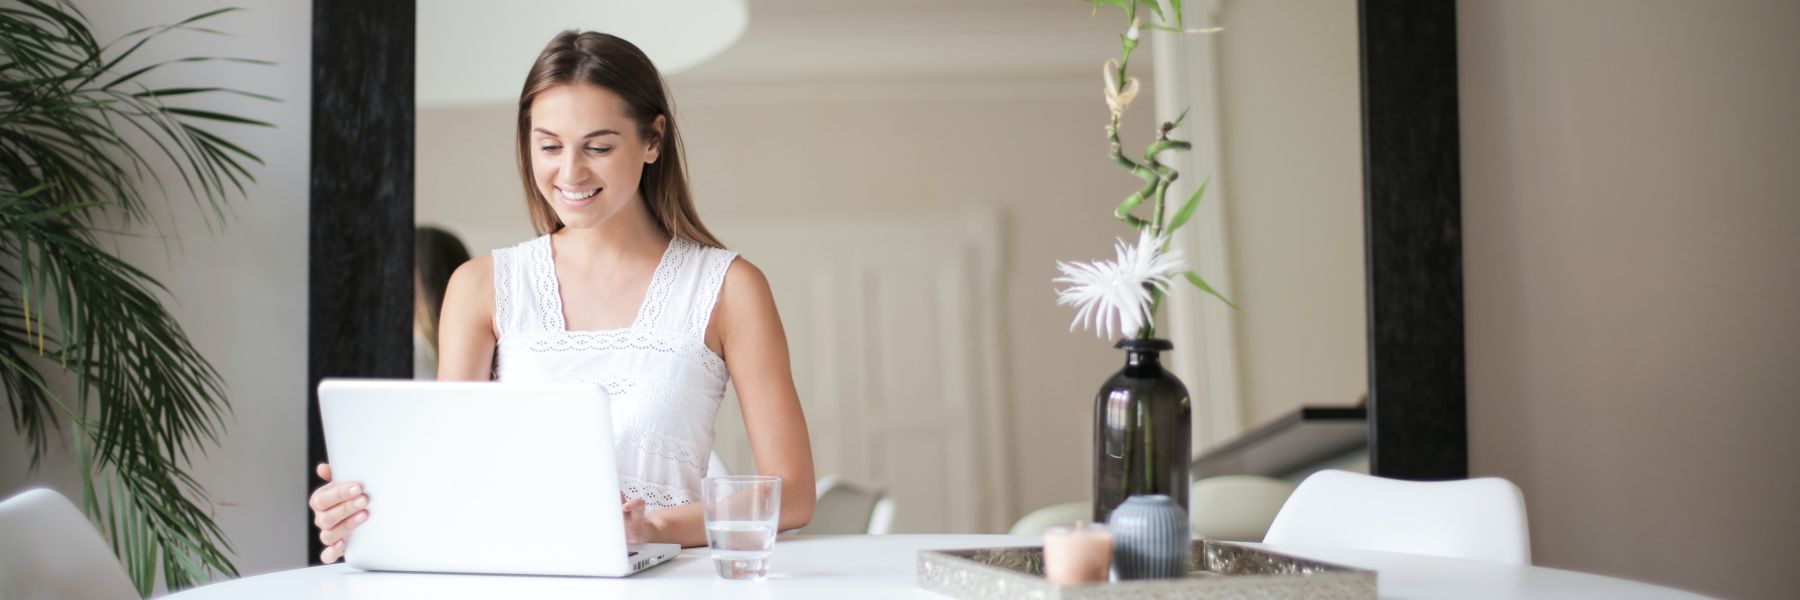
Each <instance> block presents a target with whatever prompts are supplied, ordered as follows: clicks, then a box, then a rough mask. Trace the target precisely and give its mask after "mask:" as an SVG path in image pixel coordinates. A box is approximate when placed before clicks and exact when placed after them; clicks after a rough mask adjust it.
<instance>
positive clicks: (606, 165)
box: [530, 84, 663, 229]
mask: <svg viewBox="0 0 1800 600" xmlns="http://www.w3.org/2000/svg"><path fill="white" fill-rule="evenodd" d="M651 127H652V128H653V129H654V130H655V131H656V132H657V133H658V134H660V133H661V132H662V129H663V118H662V117H661V116H660V115H659V116H657V117H656V121H655V122H654V123H652V125H651ZM530 139H531V153H532V163H531V167H532V168H531V171H532V176H533V179H535V180H536V181H535V182H534V183H536V184H537V187H538V192H539V193H541V194H543V195H544V198H546V199H548V200H549V201H550V209H551V210H553V211H555V212H556V216H557V218H559V219H561V220H562V222H563V225H564V226H567V227H573V228H577V229H580V228H585V227H593V226H595V225H597V224H599V223H601V222H603V221H605V220H606V219H607V218H609V217H611V216H612V215H614V214H618V212H619V211H620V210H622V209H624V208H625V207H627V206H630V203H632V202H639V201H640V200H639V195H638V180H639V179H641V178H642V177H643V175H644V165H645V164H648V163H653V162H656V156H657V148H656V145H655V144H652V143H651V142H650V141H649V140H648V139H645V137H644V136H641V135H638V128H637V123H636V122H634V121H632V120H631V118H629V117H627V116H626V114H625V100H624V99H623V98H620V97H619V95H618V94H616V93H613V91H612V90H608V89H606V88H602V87H599V86H594V85H588V84H568V85H559V86H556V87H553V88H550V89H547V90H544V91H542V92H539V93H538V95H537V96H536V97H534V98H533V99H532V101H531V138H530Z"/></svg>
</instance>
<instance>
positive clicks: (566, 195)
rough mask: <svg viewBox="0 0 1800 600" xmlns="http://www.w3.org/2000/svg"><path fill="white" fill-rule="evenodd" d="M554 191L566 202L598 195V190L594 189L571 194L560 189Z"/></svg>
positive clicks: (571, 192)
mask: <svg viewBox="0 0 1800 600" xmlns="http://www.w3.org/2000/svg"><path fill="white" fill-rule="evenodd" d="M556 191H557V193H560V194H562V197H563V198H564V199H566V200H586V199H588V198H590V197H593V195H594V194H597V193H599V192H600V188H594V189H591V190H588V191H585V192H573V191H569V190H565V189H562V188H556Z"/></svg>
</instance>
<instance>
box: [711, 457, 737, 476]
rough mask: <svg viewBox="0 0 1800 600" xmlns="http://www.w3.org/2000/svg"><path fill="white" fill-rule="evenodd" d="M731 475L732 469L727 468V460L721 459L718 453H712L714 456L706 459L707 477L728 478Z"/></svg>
mask: <svg viewBox="0 0 1800 600" xmlns="http://www.w3.org/2000/svg"><path fill="white" fill-rule="evenodd" d="M729 475H731V469H730V468H727V467H726V466H725V460H724V459H721V458H719V453H718V452H714V453H712V456H711V457H709V458H707V459H706V477H726V476H729Z"/></svg>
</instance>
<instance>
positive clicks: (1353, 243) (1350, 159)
mask: <svg viewBox="0 0 1800 600" xmlns="http://www.w3.org/2000/svg"><path fill="white" fill-rule="evenodd" d="M1220 25H1222V26H1223V27H1224V30H1223V31H1221V32H1220V33H1218V34H1217V35H1218V52H1219V58H1218V61H1219V95H1220V129H1221V132H1220V138H1221V141H1222V142H1223V144H1222V146H1221V148H1222V150H1223V158H1222V160H1221V162H1222V163H1223V165H1224V173H1223V174H1222V176H1221V177H1219V182H1220V183H1221V184H1223V189H1224V190H1225V193H1224V202H1225V203H1226V204H1225V206H1224V211H1225V214H1226V215H1227V218H1226V221H1227V227H1228V228H1229V232H1230V244H1231V248H1230V250H1229V252H1230V256H1231V261H1232V265H1231V274H1232V287H1233V289H1234V291H1233V295H1234V296H1235V297H1234V298H1232V300H1233V301H1235V302H1236V303H1237V304H1238V307H1239V308H1238V309H1237V310H1236V311H1233V313H1232V314H1233V316H1234V317H1235V318H1236V319H1237V345H1238V365H1239V369H1240V370H1241V373H1240V379H1239V385H1240V393H1241V399H1242V402H1243V406H1242V409H1243V410H1242V413H1241V414H1242V415H1243V419H1244V423H1242V425H1243V426H1245V428H1250V427H1255V426H1256V425H1260V424H1262V423H1264V422H1267V421H1269V420H1271V419H1275V418H1278V417H1280V416H1282V415H1285V414H1287V413H1290V412H1293V411H1294V410H1296V409H1298V408H1299V407H1301V406H1304V405H1320V404H1337V405H1347V404H1355V403H1356V402H1357V401H1358V400H1360V399H1361V398H1362V397H1363V396H1364V395H1365V394H1366V393H1367V392H1368V386H1369V384H1368V352H1367V349H1368V335H1367V329H1368V327H1367V320H1366V318H1365V315H1364V312H1365V302H1364V300H1365V298H1364V293H1363V282H1364V271H1363V228H1362V223H1363V218H1362V197H1363V190H1362V116H1361V115H1362V112H1361V107H1362V99H1361V82H1360V79H1359V78H1358V73H1359V72H1360V70H1359V69H1360V68H1359V67H1358V59H1357V27H1356V4H1355V3H1354V2H1249V1H1231V2H1225V3H1224V4H1223V11H1222V12H1221V14H1220ZM1196 176H1197V175H1196ZM1201 326H1202V327H1204V326H1205V325H1204V324H1202V325H1201ZM1190 385H1192V384H1190Z"/></svg>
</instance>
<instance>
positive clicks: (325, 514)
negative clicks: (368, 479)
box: [306, 463, 369, 564]
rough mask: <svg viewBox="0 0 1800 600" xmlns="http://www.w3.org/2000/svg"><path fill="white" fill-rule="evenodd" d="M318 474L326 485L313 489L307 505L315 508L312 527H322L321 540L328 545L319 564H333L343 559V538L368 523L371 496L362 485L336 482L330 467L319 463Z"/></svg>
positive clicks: (320, 530)
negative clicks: (364, 492)
mask: <svg viewBox="0 0 1800 600" xmlns="http://www.w3.org/2000/svg"><path fill="white" fill-rule="evenodd" d="M318 471H319V478H320V479H324V480H325V485H322V486H319V489H317V490H313V494H312V498H310V499H308V500H307V501H306V504H307V506H310V507H312V511H313V526H314V527H318V528H319V541H320V542H323V543H324V544H325V551H324V552H320V553H319V561H320V562H323V563H325V564H331V563H334V562H337V559H339V558H343V557H344V548H345V544H346V542H345V541H344V538H346V537H348V536H349V535H350V531H351V530H354V529H356V528H357V527H360V526H362V524H363V523H364V522H367V521H368V520H369V511H368V510H367V509H368V508H369V497H368V496H365V495H363V489H362V485H360V484H357V483H354V482H333V481H332V480H331V465H329V464H325V463H320V464H319V468H318Z"/></svg>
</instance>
